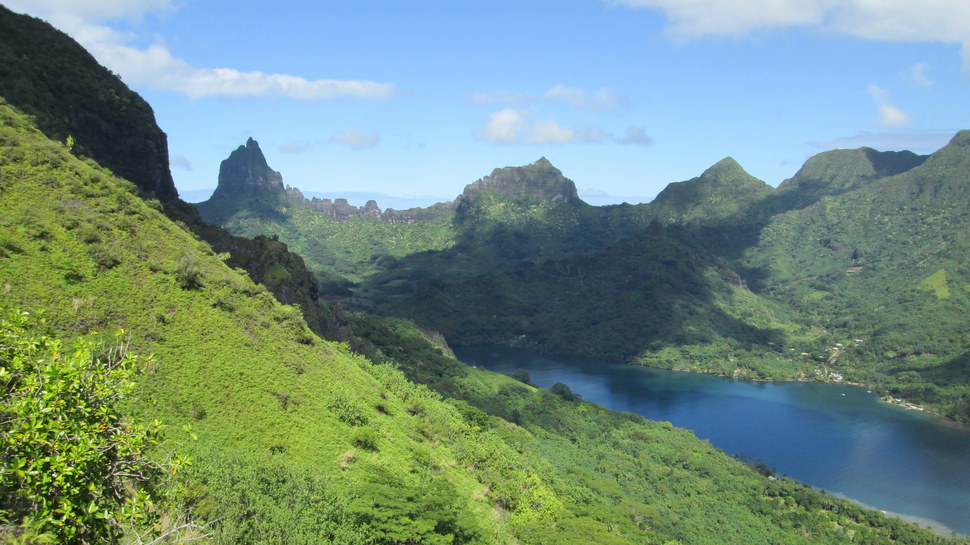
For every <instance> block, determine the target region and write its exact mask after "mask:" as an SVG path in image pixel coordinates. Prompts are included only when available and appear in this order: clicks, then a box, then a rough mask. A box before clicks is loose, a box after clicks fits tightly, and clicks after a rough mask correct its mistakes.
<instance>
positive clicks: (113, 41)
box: [7, 0, 395, 101]
mask: <svg viewBox="0 0 970 545" xmlns="http://www.w3.org/2000/svg"><path fill="white" fill-rule="evenodd" d="M7 5H8V7H10V8H11V9H13V10H16V11H24V12H28V13H30V14H32V15H36V16H39V17H42V18H44V19H47V20H48V21H50V22H51V24H53V25H54V26H56V27H58V28H60V29H61V30H63V31H64V32H67V33H68V34H70V35H71V36H72V37H73V38H74V39H76V40H77V41H78V42H80V43H81V45H83V46H84V47H85V48H87V49H88V51H90V52H91V54H92V55H94V56H95V58H97V59H98V61H100V62H101V63H102V64H104V65H105V66H107V67H108V68H109V69H111V70H112V71H114V72H116V73H117V74H119V75H121V77H122V78H123V79H124V80H125V82H126V83H128V84H129V85H134V86H145V87H149V88H153V89H161V90H168V91H174V92H176V93H181V94H184V95H186V96H189V97H191V98H202V97H210V96H216V97H222V98H242V97H263V96H270V97H282V98H290V99H295V100H303V101H319V100H328V99H334V98H339V97H356V98H363V99H385V98H388V97H390V96H391V95H393V94H394V92H395V87H394V85H391V84H388V83H376V82H373V81H366V80H335V79H314V80H310V79H306V78H303V77H300V76H295V75H290V74H269V73H265V72H260V71H249V72H243V71H240V70H236V69H234V68H225V67H224V68H209V67H197V66H192V65H190V64H189V63H187V62H186V61H184V60H182V59H179V58H177V57H175V56H174V55H173V54H172V53H171V52H170V51H169V50H168V48H167V47H166V46H165V45H163V44H158V43H156V44H153V45H151V46H149V47H147V48H145V49H139V48H136V47H131V46H129V45H126V44H128V43H129V42H130V41H131V40H132V39H133V38H135V36H133V35H130V34H127V33H122V32H118V31H116V30H114V29H112V28H110V27H108V26H105V25H104V24H103V23H105V22H107V21H111V20H117V19H131V18H138V17H142V16H144V15H147V14H152V13H160V12H168V11H174V9H175V8H174V6H173V4H172V2H171V1H170V0H85V1H83V2H79V1H77V0H12V1H10V0H8V1H7Z"/></svg>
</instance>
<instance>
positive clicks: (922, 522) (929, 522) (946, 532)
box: [812, 486, 968, 537]
mask: <svg viewBox="0 0 970 545" xmlns="http://www.w3.org/2000/svg"><path fill="white" fill-rule="evenodd" d="M812 488H813V489H815V490H817V491H818V492H822V493H824V494H828V495H829V496H833V497H836V498H839V499H843V500H846V501H848V502H850V503H853V504H855V505H858V506H859V507H862V508H865V509H868V510H870V511H878V512H880V513H882V514H884V515H886V516H887V517H892V518H898V519H900V520H904V521H906V522H911V523H913V524H916V525H917V526H921V527H923V528H928V529H930V530H932V531H934V532H936V533H937V534H939V535H940V536H942V537H953V536H956V537H968V536H967V535H966V534H961V533H960V532H957V531H956V530H954V529H953V528H950V527H949V526H947V525H946V524H943V523H942V522H940V521H938V520H935V519H931V518H926V517H917V516H916V515H907V514H906V513H897V512H895V511H886V510H885V509H879V508H878V507H874V506H872V505H869V504H867V503H864V502H861V501H859V500H857V499H855V498H850V497H849V496H846V495H845V494H843V493H841V492H832V491H830V490H823V489H821V488H817V487H814V486H813V487H812Z"/></svg>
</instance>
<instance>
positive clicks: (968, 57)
mask: <svg viewBox="0 0 970 545" xmlns="http://www.w3.org/2000/svg"><path fill="white" fill-rule="evenodd" d="M604 2H607V3H609V4H614V5H624V6H629V7H634V8H652V9H658V10H661V11H663V12H664V13H665V14H666V15H667V18H668V19H669V21H670V26H669V28H668V29H667V32H668V34H669V35H671V36H672V37H673V38H675V39H678V40H692V39H696V38H700V37H703V36H709V35H726V36H730V35H734V36H738V35H743V34H747V33H750V32H753V31H757V30H765V29H784V28H789V27H798V26H801V27H811V28H818V29H823V30H825V31H828V32H836V33H839V34H845V35H850V36H856V37H860V38H866V39H869V40H877V41H886V42H942V43H959V44H961V45H962V46H963V58H964V67H965V70H967V71H968V73H970V2H967V1H966V0H934V1H932V2H912V1H911V0H880V1H872V0H842V1H838V2H835V1H832V0H773V1H771V2H764V1H760V0H604Z"/></svg>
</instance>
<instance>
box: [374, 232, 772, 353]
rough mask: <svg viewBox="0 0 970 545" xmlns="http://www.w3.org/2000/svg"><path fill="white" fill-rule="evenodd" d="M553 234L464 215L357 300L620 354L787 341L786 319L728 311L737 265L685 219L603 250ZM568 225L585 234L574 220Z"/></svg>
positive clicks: (494, 340)
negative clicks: (763, 320) (690, 233)
mask: <svg viewBox="0 0 970 545" xmlns="http://www.w3.org/2000/svg"><path fill="white" fill-rule="evenodd" d="M588 227H589V226H587V228H588ZM594 230H595V229H594ZM588 232H589V229H587V234H588ZM548 235H549V233H537V232H535V231H527V230H517V229H514V228H511V227H510V226H508V225H502V224H491V225H485V224H481V223H479V224H476V225H475V227H474V228H473V229H469V228H467V226H466V227H465V228H464V229H459V236H458V240H457V243H456V244H455V245H454V247H452V248H451V249H448V250H444V251H439V252H424V253H421V254H415V255H411V256H408V257H405V258H403V259H400V260H398V261H397V262H396V263H395V264H394V265H393V266H392V267H390V268H389V269H388V270H387V271H386V272H385V273H383V274H381V275H379V276H378V277H375V278H373V279H372V280H370V281H369V282H367V283H366V284H365V285H364V286H362V287H361V290H360V291H359V293H360V294H362V297H363V298H365V299H366V302H364V301H359V302H364V304H370V305H372V306H371V308H372V309H373V310H376V311H377V312H380V313H382V314H385V315H394V316H402V317H406V318H410V319H412V320H414V321H416V322H418V323H419V324H421V325H423V326H425V327H429V328H431V329H434V330H436V331H440V332H441V333H443V334H444V335H445V336H446V337H447V338H448V341H449V342H450V343H452V344H455V345H467V346H471V345H487V344H499V345H512V346H523V347H529V348H533V349H537V350H539V351H542V352H545V353H550V354H571V355H586V356H595V357H599V358H603V359H609V360H614V361H630V360H632V359H634V358H636V357H637V356H638V355H639V354H641V353H643V352H645V351H655V350H660V349H662V348H665V347H679V346H684V345H706V346H717V347H723V348H724V350H731V349H754V348H758V349H761V350H764V349H765V347H770V346H776V347H778V349H780V348H781V347H782V346H784V340H785V339H784V335H783V334H782V333H781V332H780V331H777V330H772V329H762V328H758V327H755V326H753V325H751V324H749V323H747V322H745V321H744V320H742V319H740V318H738V317H737V316H736V315H732V314H731V313H730V312H729V311H728V310H730V309H731V307H730V305H731V304H732V303H731V301H732V297H731V296H730V293H731V290H732V288H731V287H730V285H729V284H730V283H735V284H736V283H737V281H738V280H737V275H735V274H733V273H732V272H731V271H729V270H727V269H726V268H724V267H721V266H720V265H718V263H717V262H716V261H715V260H714V259H712V258H711V257H709V254H708V252H706V251H705V250H704V249H703V248H701V247H699V246H698V245H697V244H695V243H692V242H690V241H688V240H686V239H685V237H684V236H683V233H682V232H681V230H680V229H679V228H672V229H664V228H662V227H660V226H659V225H657V224H656V223H654V224H653V225H650V226H649V227H647V228H645V229H641V230H640V231H638V232H637V233H636V234H635V235H633V236H629V237H626V238H622V239H621V240H619V241H616V242H614V243H612V244H606V245H603V244H601V247H599V248H597V249H595V250H589V248H591V247H592V246H593V245H592V244H590V241H589V239H588V238H587V239H585V240H582V241H579V240H574V242H573V244H575V245H576V246H580V247H583V248H584V249H587V251H583V252H574V253H571V252H568V251H567V247H568V244H564V243H563V240H562V239H559V240H555V241H550V240H548V239H547V238H546V237H548ZM560 235H561V236H562V237H563V238H565V239H567V240H568V239H570V238H572V239H576V237H581V233H577V232H570V231H568V230H567V231H565V232H563V233H560ZM543 245H544V246H543ZM555 245H560V246H562V248H561V250H562V251H559V252H558V254H559V255H555V254H556V253H557V252H552V251H551V250H550V246H555ZM551 255H555V257H546V258H543V257H539V256H551ZM537 257H538V259H537Z"/></svg>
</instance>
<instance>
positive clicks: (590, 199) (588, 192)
mask: <svg viewBox="0 0 970 545" xmlns="http://www.w3.org/2000/svg"><path fill="white" fill-rule="evenodd" d="M962 130H970V129H959V130H957V131H954V132H953V134H951V135H950V136H949V137H948V138H947V140H946V142H944V144H942V145H941V146H939V148H937V149H934V150H932V151H929V152H926V153H917V152H915V151H912V150H903V149H900V150H880V149H876V151H880V152H882V151H910V152H912V153H916V154H917V155H932V154H933V153H935V152H937V151H939V149H941V148H943V147H945V146H946V144H947V143H949V142H950V140H952V138H953V137H954V136H955V135H956V134H958V133H959V132H960V131H962ZM249 138H251V139H253V140H254V141H256V142H257V144H258V142H259V139H258V138H255V137H252V136H250V137H248V138H247V140H248V139H249ZM865 147H870V148H871V146H865V145H860V146H855V147H843V148H832V149H826V150H821V151H819V152H818V153H816V154H814V155H812V156H809V157H807V158H806V159H805V160H806V161H807V160H808V159H810V158H811V157H814V156H815V155H819V154H822V153H826V152H830V151H835V150H839V149H861V148H865ZM261 149H262V148H261ZM873 149H875V148H873ZM229 153H231V150H230V152H227V154H226V156H227V157H228V155H229ZM264 155H265V152H264ZM727 157H730V156H729V155H726V156H724V157H723V158H722V159H725V158H727ZM537 160H538V158H537ZM267 162H268V163H269V166H270V168H273V165H272V160H271V159H269V158H267ZM525 164H530V163H525ZM525 164H523V165H503V166H497V167H494V168H504V167H510V166H511V167H519V166H525ZM714 164H716V163H714ZM739 164H740V163H739ZM803 165H804V162H803V163H801V164H799V165H797V166H796V167H795V171H794V172H792V174H791V176H789V177H787V178H785V179H783V180H779V181H778V182H777V183H771V182H769V181H767V180H762V181H763V182H765V183H766V184H768V185H770V186H771V187H774V188H777V187H778V186H779V185H781V183H782V182H784V181H785V180H788V179H790V178H791V177H792V176H794V175H795V174H796V173H797V171H798V170H799V169H800V168H801V167H802V166H803ZM553 166H554V167H555V166H556V165H555V164H553ZM711 166H713V164H712V165H708V167H705V169H704V170H702V171H700V172H698V173H696V174H695V175H693V176H691V177H689V178H685V179H683V180H672V181H670V182H667V184H666V185H664V186H663V187H662V188H660V190H659V191H658V192H657V193H656V194H654V195H611V194H609V193H606V192H605V191H602V190H599V189H595V188H580V187H579V186H578V185H577V187H576V191H577V193H578V194H579V198H580V199H581V200H583V201H584V202H586V203H587V204H590V205H593V206H609V205H617V204H624V203H625V204H646V203H650V202H652V201H653V200H654V199H656V198H657V195H659V193H660V192H662V191H663V190H664V189H665V188H666V187H667V186H668V185H670V184H672V183H679V182H684V181H688V180H692V179H694V178H696V177H699V176H701V174H703V172H704V171H705V170H707V168H710V167H711ZM556 168H558V167H556ZM741 168H744V165H743V164H741ZM274 170H275V169H274ZM745 171H746V172H747V169H745ZM489 172H491V171H489ZM280 174H281V175H282V176H283V183H284V184H285V185H286V186H288V187H292V188H296V189H299V190H300V192H301V193H303V195H304V196H305V197H307V198H313V197H316V198H318V199H330V200H336V199H346V200H347V202H348V203H349V204H351V205H354V206H364V205H365V204H366V203H367V201H370V200H373V201H375V202H377V205H378V207H379V208H380V209H381V210H386V209H388V208H393V209H395V210H407V209H408V208H418V207H421V208H426V207H428V206H431V205H434V204H437V203H441V202H451V201H453V200H455V198H457V197H458V195H460V194H461V191H462V190H463V189H464V188H465V186H467V185H468V184H471V183H473V182H474V181H475V180H478V179H480V178H481V177H484V176H487V175H488V173H483V174H482V175H481V176H479V177H478V178H475V179H474V180H470V181H468V182H465V183H464V184H463V185H461V186H460V188H458V189H457V191H456V192H455V194H454V195H452V196H445V195H438V196H435V195H414V194H408V193H404V194H399V193H387V192H382V191H360V190H340V189H326V190H313V189H304V188H303V187H301V186H299V185H295V184H293V183H289V182H288V181H287V178H286V173H284V172H280ZM749 174H750V172H749ZM563 176H565V177H566V178H569V179H570V180H571V181H573V180H572V178H570V176H569V174H568V173H566V172H563ZM759 179H760V178H759ZM573 183H574V184H575V183H576V182H575V181H573ZM177 185H178V184H176V187H177ZM215 189H216V188H215V186H212V187H206V188H202V189H189V190H185V191H183V190H181V189H179V197H180V198H181V199H182V200H184V201H185V202H189V203H199V202H203V201H205V200H207V199H208V198H209V197H210V196H211V195H212V193H213V192H214V191H215ZM385 203H388V204H385Z"/></svg>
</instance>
